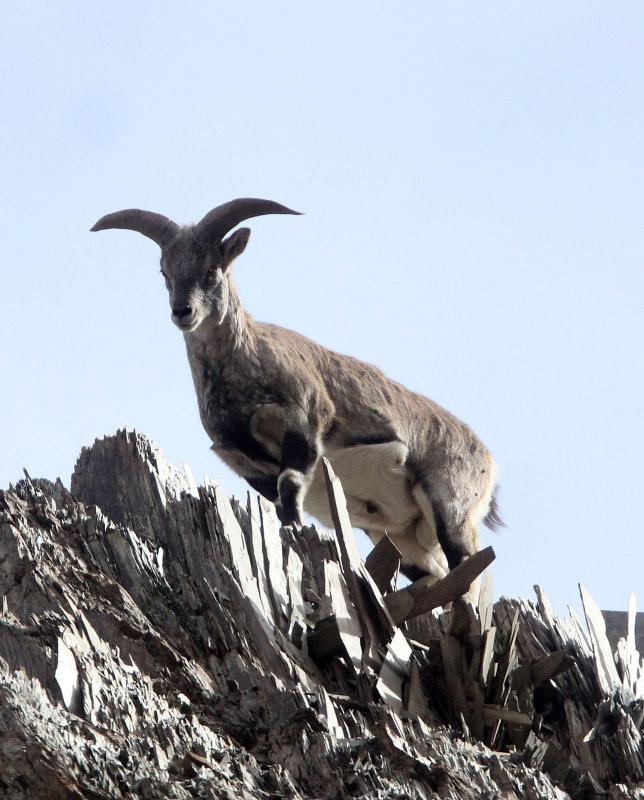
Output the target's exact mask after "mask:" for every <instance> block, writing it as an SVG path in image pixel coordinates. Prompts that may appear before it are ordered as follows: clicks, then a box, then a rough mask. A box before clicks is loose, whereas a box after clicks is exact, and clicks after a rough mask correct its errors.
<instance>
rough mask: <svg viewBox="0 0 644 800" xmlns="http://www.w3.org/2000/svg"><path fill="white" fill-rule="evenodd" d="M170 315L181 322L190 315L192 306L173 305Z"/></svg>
mask: <svg viewBox="0 0 644 800" xmlns="http://www.w3.org/2000/svg"><path fill="white" fill-rule="evenodd" d="M172 316H173V317H174V318H175V319H176V320H178V321H179V322H182V321H183V320H184V319H186V317H190V316H192V306H173V308H172Z"/></svg>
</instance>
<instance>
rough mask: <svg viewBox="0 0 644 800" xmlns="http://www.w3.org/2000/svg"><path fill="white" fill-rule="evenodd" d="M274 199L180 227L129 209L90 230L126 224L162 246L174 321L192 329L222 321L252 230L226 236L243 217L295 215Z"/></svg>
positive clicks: (230, 207) (245, 201) (247, 201)
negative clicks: (232, 272) (234, 267)
mask: <svg viewBox="0 0 644 800" xmlns="http://www.w3.org/2000/svg"><path fill="white" fill-rule="evenodd" d="M297 213H299V212H297V211H292V210H291V209H290V208H286V206H282V205H280V204H279V203H274V202H273V201H271V200H258V199H255V198H242V199H239V200H232V201H231V202H230V203H224V205H221V206H217V208H213V210H212V211H210V212H209V213H208V214H206V216H205V217H204V218H203V219H202V220H201V222H198V223H197V224H196V225H184V226H180V225H177V224H176V222H173V221H172V220H171V219H168V217H164V216H163V215H161V214H156V213H154V212H152V211H141V210H140V209H136V208H130V209H126V210H125V211H117V212H115V213H114V214H107V215H106V216H105V217H101V219H99V221H98V222H97V223H96V224H95V225H94V226H93V228H92V229H91V230H93V231H102V230H106V229H108V228H125V229H127V230H132V231H137V232H138V233H142V234H143V235H144V236H147V237H148V238H150V239H152V240H153V241H154V242H156V243H157V244H158V245H159V247H160V248H161V274H162V275H163V277H164V278H165V283H166V286H167V289H168V293H169V296H170V308H171V309H172V321H173V322H174V323H175V325H176V326H177V327H178V328H180V329H181V330H182V331H185V332H190V331H194V330H195V329H196V328H198V327H199V325H201V323H202V322H203V321H204V320H206V319H211V320H213V321H214V322H216V323H217V324H220V323H221V322H222V320H223V319H224V317H225V316H226V311H227V309H228V297H229V289H230V284H229V282H228V271H229V269H230V265H231V264H232V262H233V261H234V260H235V259H236V258H237V256H238V255H240V254H241V253H243V252H244V249H245V247H246V244H247V242H248V237H249V236H250V229H249V228H239V229H238V230H236V231H234V232H233V233H231V234H230V236H228V237H227V238H224V236H226V234H227V233H228V232H229V231H230V230H232V229H233V228H234V227H235V226H236V225H239V223H240V222H243V220H246V219H250V218H251V217H259V216H262V215H263V214H297Z"/></svg>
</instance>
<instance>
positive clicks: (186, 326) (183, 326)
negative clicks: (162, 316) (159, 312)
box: [174, 318, 200, 333]
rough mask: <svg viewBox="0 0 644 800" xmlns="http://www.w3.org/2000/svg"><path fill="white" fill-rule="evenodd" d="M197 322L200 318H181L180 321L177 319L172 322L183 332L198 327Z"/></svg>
mask: <svg viewBox="0 0 644 800" xmlns="http://www.w3.org/2000/svg"><path fill="white" fill-rule="evenodd" d="M199 322H200V320H198V319H196V318H195V319H191V320H181V321H177V322H175V323H174V324H175V325H176V326H177V328H179V330H180V331H182V332H183V333H190V332H191V331H194V330H195V328H198V327H199Z"/></svg>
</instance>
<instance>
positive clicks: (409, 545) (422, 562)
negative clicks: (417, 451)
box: [304, 442, 447, 578]
mask: <svg viewBox="0 0 644 800" xmlns="http://www.w3.org/2000/svg"><path fill="white" fill-rule="evenodd" d="M325 456H326V457H327V458H328V459H329V461H330V462H331V466H332V467H333V471H334V472H335V474H336V475H337V476H338V478H339V479H340V481H341V483H342V488H343V489H344V493H345V496H346V499H347V510H348V512H349V517H350V519H351V523H352V524H353V525H354V526H355V527H357V528H363V529H364V530H365V531H366V532H367V533H368V535H369V537H370V538H371V539H372V541H373V542H374V543H377V542H378V541H380V539H381V538H382V536H383V535H384V534H385V532H386V533H387V534H388V535H389V537H390V538H391V539H392V541H393V542H394V544H395V545H396V546H397V547H398V549H399V550H400V552H401V553H402V557H403V561H404V562H406V563H413V564H416V565H418V566H419V567H422V568H423V569H426V570H427V572H429V573H431V574H432V575H433V576H435V577H436V578H440V577H443V575H445V574H447V560H446V558H445V555H444V553H443V551H442V549H441V547H440V545H439V543H438V539H437V537H436V524H435V522H434V514H433V511H432V508H431V504H430V503H429V500H428V499H427V498H425V496H424V493H423V492H422V490H421V489H420V487H414V486H412V481H411V478H410V476H409V474H408V472H407V468H406V460H407V446H406V445H405V444H403V443H402V442H384V443H381V444H368V445H356V446H354V447H346V448H338V449H328V450H327V451H326V452H325ZM419 501H420V502H419ZM304 509H305V510H306V511H307V512H308V513H309V514H311V515H312V516H313V517H316V519H319V520H320V522H322V523H323V524H324V525H327V526H328V527H332V526H333V520H332V519H331V513H330V509H329V501H328V497H327V491H326V483H325V480H324V472H323V468H322V463H321V462H320V463H318V465H317V466H316V469H315V473H314V475H313V479H312V481H311V483H310V485H309V487H308V490H307V494H306V497H305V499H304Z"/></svg>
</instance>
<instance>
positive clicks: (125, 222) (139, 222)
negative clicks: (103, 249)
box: [90, 208, 179, 247]
mask: <svg viewBox="0 0 644 800" xmlns="http://www.w3.org/2000/svg"><path fill="white" fill-rule="evenodd" d="M108 228H125V229H126V230H129V231H137V232H138V233H142V234H143V235H144V236H147V237H148V238H149V239H152V241H153V242H156V243H157V244H158V245H159V247H161V246H163V245H164V244H166V243H167V242H168V240H169V239H171V238H172V237H173V236H174V235H175V234H176V232H177V231H178V230H179V226H178V225H177V223H176V222H173V221H172V220H171V219H169V218H168V217H164V216H163V214H155V213H154V211H142V210H141V209H140V208H126V209H125V210H123V211H115V212H114V213H113V214H106V215H105V216H104V217H101V218H100V219H99V221H98V222H97V223H96V225H94V226H93V227H92V228H90V230H91V231H104V230H107V229H108Z"/></svg>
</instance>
